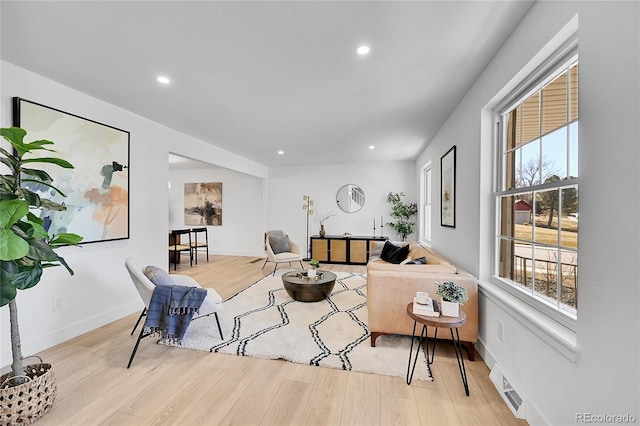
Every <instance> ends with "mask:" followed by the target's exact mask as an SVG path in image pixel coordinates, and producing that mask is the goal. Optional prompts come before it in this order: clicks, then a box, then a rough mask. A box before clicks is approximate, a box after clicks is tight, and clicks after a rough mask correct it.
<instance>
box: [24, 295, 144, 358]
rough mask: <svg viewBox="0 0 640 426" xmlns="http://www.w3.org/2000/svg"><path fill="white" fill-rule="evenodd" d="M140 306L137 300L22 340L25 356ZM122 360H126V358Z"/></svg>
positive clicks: (104, 323) (117, 317) (129, 313)
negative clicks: (47, 332)
mask: <svg viewBox="0 0 640 426" xmlns="http://www.w3.org/2000/svg"><path fill="white" fill-rule="evenodd" d="M142 307H143V305H142V301H140V300H137V301H135V302H131V303H128V304H126V305H123V306H120V307H118V308H115V309H111V310H109V311H106V312H102V313H100V314H98V315H95V316H93V317H89V318H83V319H82V320H80V321H76V322H74V323H72V324H69V325H67V326H65V327H62V328H60V329H57V330H55V331H53V332H51V333H49V334H44V335H40V336H36V337H33V338H30V339H26V340H23V342H22V346H23V348H25V350H24V351H23V353H24V354H25V356H26V355H31V354H35V353H38V352H41V351H44V350H45V349H49V348H51V347H53V346H56V345H59V344H60V343H63V342H66V341H67V340H69V339H73V338H74V337H77V336H80V335H82V334H85V333H88V332H90V331H93V330H95V329H97V328H99V327H102V326H103V325H106V324H109V323H112V322H114V321H116V320H119V319H120V318H123V317H125V316H127V315H131V314H133V313H135V312H139V311H141V310H142ZM131 326H132V327H133V324H131ZM123 362H126V360H124V361H123Z"/></svg>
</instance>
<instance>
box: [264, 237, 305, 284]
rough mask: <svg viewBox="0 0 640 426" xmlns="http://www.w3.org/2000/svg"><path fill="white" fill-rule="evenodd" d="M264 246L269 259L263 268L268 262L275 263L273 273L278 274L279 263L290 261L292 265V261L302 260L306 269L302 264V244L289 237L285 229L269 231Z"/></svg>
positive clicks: (302, 267)
mask: <svg viewBox="0 0 640 426" xmlns="http://www.w3.org/2000/svg"><path fill="white" fill-rule="evenodd" d="M264 246H265V251H266V253H267V259H266V260H265V261H264V265H262V269H264V267H265V266H267V263H268V262H273V263H275V267H274V268H273V275H275V274H276V270H277V269H278V264H280V263H288V264H289V266H291V262H300V268H301V269H304V266H303V265H302V255H301V252H300V246H299V245H298V244H296V243H294V242H293V241H291V240H290V239H289V236H288V235H286V234H285V233H284V232H283V231H281V230H277V231H267V232H265V234H264Z"/></svg>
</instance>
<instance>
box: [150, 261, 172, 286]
mask: <svg viewBox="0 0 640 426" xmlns="http://www.w3.org/2000/svg"><path fill="white" fill-rule="evenodd" d="M143 272H144V275H145V276H146V277H147V278H149V281H151V282H152V283H153V284H155V285H173V280H172V279H171V276H170V275H169V274H168V273H167V271H165V270H164V269H162V268H160V267H158V266H153V265H149V266H147V267H146V268H144V271H143Z"/></svg>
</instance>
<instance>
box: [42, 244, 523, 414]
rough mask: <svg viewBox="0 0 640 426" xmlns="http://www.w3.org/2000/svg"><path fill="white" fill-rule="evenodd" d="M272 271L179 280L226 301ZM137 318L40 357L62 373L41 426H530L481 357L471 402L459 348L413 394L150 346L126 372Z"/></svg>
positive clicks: (215, 260)
mask: <svg viewBox="0 0 640 426" xmlns="http://www.w3.org/2000/svg"><path fill="white" fill-rule="evenodd" d="M263 263H264V259H259V258H251V257H237V256H211V258H210V261H209V263H207V262H206V260H205V259H204V255H201V257H200V263H199V264H198V265H197V266H194V267H193V268H190V267H189V264H188V261H187V262H186V265H185V263H184V259H183V263H182V264H181V265H180V266H179V268H178V271H177V272H178V273H183V274H188V275H191V276H192V277H194V278H195V279H197V280H198V281H199V282H200V283H201V284H202V285H203V286H204V287H214V288H216V290H217V291H218V292H219V293H220V294H221V295H222V297H223V298H224V299H226V298H229V297H230V296H232V295H234V294H236V293H237V292H238V291H240V290H242V289H243V288H245V287H247V286H248V285H249V284H252V283H254V282H255V281H257V280H259V279H260V278H262V277H263V276H264V275H266V274H268V273H270V272H271V271H272V270H273V267H272V266H270V265H272V264H270V265H268V266H267V268H265V270H264V271H262V270H261V267H262V265H263ZM123 268H124V265H123ZM323 269H330V270H341V271H354V272H364V271H365V268H364V267H363V266H344V265H323ZM223 312H224V311H223ZM136 318H137V314H136V315H131V316H129V317H126V318H123V319H121V320H118V321H116V322H113V323H111V324H108V325H106V326H104V327H101V328H99V329H97V330H94V331H92V332H90V333H87V334H85V335H82V336H79V337H77V338H75V339H72V340H70V341H67V342H65V343H62V344H60V345H58V346H55V347H53V348H50V349H48V350H46V351H43V352H42V353H40V355H41V356H42V357H43V358H44V359H45V362H49V363H51V364H53V366H54V371H55V374H56V377H57V383H58V396H57V399H56V401H55V404H54V406H53V408H52V410H51V411H50V412H49V413H48V414H47V415H46V416H45V417H43V418H42V419H40V420H39V421H38V423H37V424H38V425H39V426H44V425H65V426H67V425H83V426H84V425H151V424H167V425H220V424H225V425H226V424H236V425H288V424H291V425H419V424H425V425H447V424H450V425H467V424H475V425H518V424H521V425H526V424H527V423H526V422H524V421H519V420H517V419H516V418H515V417H514V416H513V414H512V413H511V411H510V410H509V408H508V407H507V406H506V405H505V403H504V402H503V401H502V399H501V398H500V396H499V395H498V392H497V391H496V390H495V388H494V387H493V385H492V384H491V382H490V381H489V370H488V368H487V366H486V365H485V364H484V362H483V361H482V360H481V359H480V357H479V356H477V354H476V361H475V362H467V363H466V366H467V372H468V377H469V387H470V392H471V395H470V396H469V397H466V396H465V394H464V389H463V386H462V383H461V380H460V375H459V371H458V367H457V364H456V360H455V355H454V353H453V350H452V348H451V347H450V345H446V344H442V345H440V346H438V350H437V353H436V360H435V363H434V365H433V366H432V370H433V374H434V377H435V381H434V382H421V381H419V380H414V381H413V382H412V384H411V385H410V386H407V385H406V384H405V379H404V378H400V377H388V376H378V375H373V374H365V373H355V372H346V371H341V370H333V369H328V368H320V367H312V366H307V365H300V364H293V363H290V362H286V361H278V360H264V359H255V358H248V357H237V356H231V355H224V354H211V353H207V352H201V351H194V350H186V349H178V348H171V347H167V346H160V345H156V344H155V343H154V341H153V340H151V339H145V340H143V341H142V343H141V345H140V348H139V350H138V354H137V355H136V358H135V360H134V362H133V365H132V366H131V369H129V370H127V369H126V365H127V361H128V359H129V355H130V353H131V350H132V348H133V345H134V342H135V339H136V338H135V337H133V336H130V334H129V333H130V332H131V328H132V326H133V324H134V322H135V320H136ZM397 362H399V363H403V364H405V363H406V362H407V360H406V359H398V360H397Z"/></svg>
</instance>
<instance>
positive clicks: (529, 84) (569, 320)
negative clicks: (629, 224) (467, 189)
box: [490, 36, 580, 332]
mask: <svg viewBox="0 0 640 426" xmlns="http://www.w3.org/2000/svg"><path fill="white" fill-rule="evenodd" d="M574 63H579V58H578V39H577V36H575V37H573V38H571V39H570V40H568V41H567V42H566V43H565V44H563V45H562V46H561V47H560V48H559V49H558V50H557V51H556V52H554V53H553V54H552V55H550V56H549V57H548V58H547V59H546V60H545V61H543V62H542V63H541V64H540V66H538V67H537V68H536V69H535V70H534V71H533V72H532V73H531V74H529V75H528V76H526V77H525V78H523V79H522V81H521V83H520V84H518V85H517V86H516V87H515V89H513V90H512V91H511V92H510V93H509V94H508V95H507V96H505V97H504V98H503V100H502V101H501V102H498V104H497V105H496V107H495V108H494V109H493V118H494V123H497V125H496V128H495V129H496V134H495V135H494V138H493V151H494V153H493V158H494V162H495V163H494V164H495V165H494V167H493V174H494V179H493V194H492V197H493V201H492V206H493V207H492V221H493V235H494V237H493V242H492V253H491V255H492V262H491V271H490V281H491V282H492V283H493V284H495V285H497V286H498V287H499V288H501V289H503V290H505V291H506V292H507V293H509V294H510V295H512V296H514V297H515V298H517V299H518V300H520V301H522V302H524V303H525V304H527V305H528V306H530V307H532V308H533V309H535V310H536V311H538V312H540V313H542V314H543V315H545V316H547V317H549V318H550V319H552V320H553V321H554V322H556V323H558V324H560V325H562V326H563V327H565V328H568V329H569V330H571V331H573V332H575V331H576V328H577V327H576V324H577V311H576V313H575V314H573V313H572V312H567V311H566V310H561V309H560V308H559V307H557V306H556V305H554V304H551V303H549V302H547V301H545V300H543V299H542V298H539V297H535V296H534V295H533V294H531V292H528V291H526V289H523V288H520V285H519V284H514V283H513V282H512V281H511V280H509V279H505V278H501V277H500V276H499V275H500V269H499V262H500V251H499V242H500V240H501V238H500V236H501V233H500V225H501V224H500V219H501V217H500V215H501V211H500V200H501V197H504V196H507V195H513V194H519V193H522V190H521V189H520V188H514V189H508V190H507V189H504V188H505V187H504V186H503V180H504V174H503V173H504V168H505V163H504V150H503V146H504V142H505V135H506V129H504V125H503V119H502V118H503V116H504V115H505V114H507V113H508V112H509V111H511V110H512V109H514V108H515V107H517V105H519V104H520V103H521V102H522V101H523V100H526V99H527V98H528V97H530V96H531V95H533V94H535V93H536V92H538V91H541V90H542V88H543V87H545V85H546V84H548V83H549V82H551V81H553V80H554V79H555V78H556V77H557V76H559V75H560V74H562V72H564V71H565V70H569V69H570V68H571V66H572V65H573V64H574ZM578 93H579V90H578ZM579 121H580V118H579V116H578V118H577V119H576V120H573V121H572V120H571V117H570V116H568V117H567V124H566V127H567V131H570V130H569V129H570V126H571V124H572V123H575V122H578V123H579ZM549 133H551V132H549ZM542 136H543V135H540V138H542ZM568 148H570V147H568ZM567 167H568V164H567ZM578 167H579V165H578ZM567 174H569V168H568V169H567ZM549 187H553V188H559V189H560V190H562V189H563V188H569V187H576V188H578V190H579V174H578V177H570V176H567V178H566V179H562V180H561V181H560V182H559V183H551V184H549V183H541V184H538V185H533V186H531V187H527V191H531V192H532V193H533V192H534V191H540V190H542V189H545V188H549ZM558 246H559V247H562V246H561V245H560V243H559V244H558ZM575 252H576V253H578V256H579V249H578V248H576V250H575ZM578 264H579V262H578Z"/></svg>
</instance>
